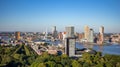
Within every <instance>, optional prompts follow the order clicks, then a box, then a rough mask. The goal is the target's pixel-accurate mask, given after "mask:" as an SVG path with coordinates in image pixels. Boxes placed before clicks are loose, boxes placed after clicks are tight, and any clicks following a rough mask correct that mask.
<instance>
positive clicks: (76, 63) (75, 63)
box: [72, 60, 82, 67]
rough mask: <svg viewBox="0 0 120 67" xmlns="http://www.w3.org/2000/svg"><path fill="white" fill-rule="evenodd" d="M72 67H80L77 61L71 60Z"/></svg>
mask: <svg viewBox="0 0 120 67" xmlns="http://www.w3.org/2000/svg"><path fill="white" fill-rule="evenodd" d="M72 67H82V66H81V65H80V64H79V63H78V61H76V60H73V61H72Z"/></svg>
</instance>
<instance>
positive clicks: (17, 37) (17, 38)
mask: <svg viewBox="0 0 120 67" xmlns="http://www.w3.org/2000/svg"><path fill="white" fill-rule="evenodd" d="M15 39H16V40H20V32H18V31H17V32H15Z"/></svg>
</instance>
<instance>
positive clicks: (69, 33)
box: [65, 27, 75, 57]
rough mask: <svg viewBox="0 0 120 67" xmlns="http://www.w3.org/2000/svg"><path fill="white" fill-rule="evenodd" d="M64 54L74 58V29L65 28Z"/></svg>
mask: <svg viewBox="0 0 120 67" xmlns="http://www.w3.org/2000/svg"><path fill="white" fill-rule="evenodd" d="M65 54H67V55H68V56H69V57H72V56H75V36H74V27H66V39H65Z"/></svg>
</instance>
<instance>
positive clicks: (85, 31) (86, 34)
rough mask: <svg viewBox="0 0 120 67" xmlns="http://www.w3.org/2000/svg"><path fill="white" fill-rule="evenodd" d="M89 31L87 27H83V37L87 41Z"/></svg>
mask: <svg viewBox="0 0 120 67" xmlns="http://www.w3.org/2000/svg"><path fill="white" fill-rule="evenodd" d="M89 31H90V29H89V27H88V26H85V28H84V37H85V39H86V40H87V41H88V39H89V34H90V32H89Z"/></svg>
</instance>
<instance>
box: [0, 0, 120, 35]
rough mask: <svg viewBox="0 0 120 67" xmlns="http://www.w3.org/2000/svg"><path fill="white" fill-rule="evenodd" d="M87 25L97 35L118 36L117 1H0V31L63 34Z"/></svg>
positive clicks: (119, 2) (119, 16) (119, 0)
mask: <svg viewBox="0 0 120 67" xmlns="http://www.w3.org/2000/svg"><path fill="white" fill-rule="evenodd" d="M85 25H88V26H89V27H90V28H93V29H94V31H95V32H98V30H99V27H100V26H104V27H105V32H106V33H120V27H119V26H120V0H0V31H32V32H43V31H45V29H46V28H47V29H48V30H49V31H51V29H52V26H56V27H57V30H58V31H64V29H65V27H66V26H75V31H77V32H83V31H84V26H85Z"/></svg>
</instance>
